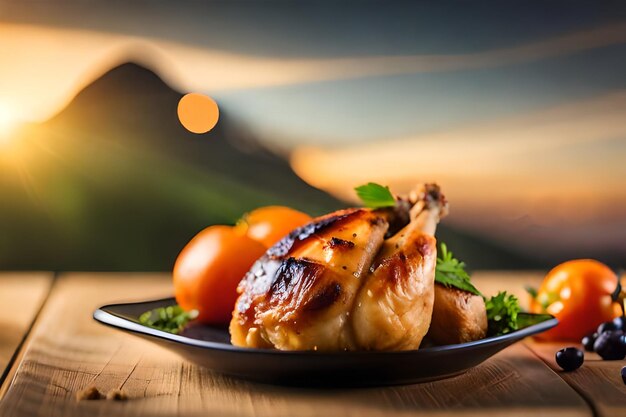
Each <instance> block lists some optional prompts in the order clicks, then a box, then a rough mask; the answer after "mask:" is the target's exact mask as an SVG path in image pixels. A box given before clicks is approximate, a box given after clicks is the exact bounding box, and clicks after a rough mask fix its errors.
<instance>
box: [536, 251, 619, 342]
mask: <svg viewBox="0 0 626 417" xmlns="http://www.w3.org/2000/svg"><path fill="white" fill-rule="evenodd" d="M616 288H617V275H615V273H614V272H613V271H612V270H611V269H610V268H609V267H607V266H606V265H604V264H602V263H600V262H598V261H594V260H592V259H577V260H573V261H568V262H565V263H562V264H560V265H558V266H556V267H555V268H554V269H552V270H551V271H550V272H549V273H548V275H546V277H545V279H544V280H543V283H542V284H541V286H540V287H539V290H538V291H537V297H536V298H535V299H534V300H533V301H532V302H531V311H532V312H533V313H549V314H552V315H553V316H555V317H556V318H557V319H558V320H559V324H558V325H557V326H556V327H554V328H553V329H551V330H549V331H547V332H545V333H542V334H541V335H540V336H539V338H541V339H544V340H576V341H579V340H580V339H581V338H582V337H583V336H584V335H586V334H587V333H589V332H591V331H593V330H594V329H595V328H596V327H597V326H598V325H599V324H600V323H602V322H605V321H609V320H612V319H613V318H614V317H615V316H616V315H617V314H616V312H617V310H616V309H615V305H614V303H613V299H612V297H611V295H612V294H613V292H614V291H615V289H616Z"/></svg>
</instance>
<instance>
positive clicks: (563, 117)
mask: <svg viewBox="0 0 626 417" xmlns="http://www.w3.org/2000/svg"><path fill="white" fill-rule="evenodd" d="M0 57H2V58H1V60H2V61H1V65H0V113H2V112H4V114H5V116H4V119H7V118H8V119H10V120H26V121H43V120H46V119H47V118H49V117H50V116H51V115H53V114H55V113H56V112H57V111H59V110H60V109H62V108H63V106H64V105H65V104H66V103H67V102H68V101H69V100H71V98H72V97H73V96H74V95H75V94H76V93H77V92H78V91H80V89H81V88H82V87H83V86H84V85H85V84H87V83H89V82H90V81H91V80H93V79H94V78H95V77H96V76H98V75H99V74H101V73H103V72H105V71H106V70H107V69H109V68H110V67H112V66H113V65H114V64H115V63H117V62H120V61H124V60H128V59H134V60H139V61H141V62H143V63H145V64H146V65H149V66H150V67H151V68H153V69H154V70H155V71H156V72H158V73H159V74H160V75H161V76H162V77H163V78H164V80H165V81H166V82H167V83H168V84H170V85H172V86H173V87H175V88H177V89H179V90H181V91H193V92H202V93H205V94H208V95H210V96H211V97H213V98H215V99H216V100H217V101H218V103H219V104H220V106H221V107H222V108H224V109H227V110H228V112H229V115H231V117H232V118H233V119H234V120H235V121H236V122H237V123H240V124H241V125H243V126H246V127H247V128H248V129H249V130H251V131H253V132H255V135H256V136H258V137H259V138H260V139H261V140H262V141H263V143H264V144H266V145H267V146H268V147H271V148H272V149H275V150H276V151H277V152H279V153H281V154H283V155H286V156H287V157H289V158H290V160H291V163H292V167H293V168H294V170H295V171H296V173H297V174H298V175H300V177H301V178H303V179H304V180H306V181H307V182H309V183H310V184H312V185H314V186H316V187H319V188H321V189H324V190H326V191H329V192H331V193H333V194H334V195H336V196H339V197H341V198H345V199H350V198H352V197H353V193H352V187H354V186H355V185H358V184H361V183H363V182H366V181H378V182H381V183H384V184H388V185H390V186H392V188H393V189H394V190H397V191H406V190H408V189H409V188H410V187H411V185H412V184H414V183H416V182H419V181H423V180H428V181H438V182H440V183H441V184H442V186H443V188H444V190H445V191H446V192H447V195H448V197H449V200H450V202H451V215H450V217H449V219H448V220H447V221H448V222H450V224H451V225H454V226H456V227H458V228H460V229H463V230H467V231H469V232H472V233H477V234H481V235H484V236H487V237H489V238H492V239H494V240H496V241H498V242H501V243H502V244H504V245H510V246H511V247H514V248H515V249H516V250H519V251H521V252H524V253H527V254H530V255H534V254H538V255H537V256H541V255H540V253H541V252H543V253H551V254H562V256H598V254H601V253H602V251H614V252H615V253H623V254H625V255H626V186H624V183H623V181H624V178H626V163H625V162H624V161H625V160H626V75H625V74H626V6H624V3H623V2H571V1H568V2H536V3H532V4H531V3H529V2H514V1H513V2H484V1H483V2H472V1H468V2H459V3H436V4H434V5H433V4H420V3H414V2H413V3H394V2H385V3H380V2H362V3H358V4H355V3H352V2H346V3H343V2H340V3H336V2H320V3H313V2H190V1H183V2H169V1H163V2H159V1H151V2H143V1H136V2H132V3H130V2H116V1H113V2H92V1H71V0H68V1H62V2H52V1H41V2H35V1H6V0H3V1H0ZM7 115H9V116H7ZM1 121H2V119H1V118H0V122H1ZM4 124H5V125H6V124H8V122H6V120H5V122H4ZM1 135H2V132H0V136H1ZM6 136H7V135H6V134H5V137H6ZM7 140H8V139H6V138H5V142H6V141H7ZM0 142H1V141H0Z"/></svg>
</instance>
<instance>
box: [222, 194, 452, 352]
mask: <svg viewBox="0 0 626 417" xmlns="http://www.w3.org/2000/svg"><path fill="white" fill-rule="evenodd" d="M446 212H447V205H446V201H445V198H444V197H443V195H442V194H441V192H440V190H439V187H438V186H436V185H434V184H423V185H420V186H418V187H417V188H416V190H415V191H414V192H412V193H411V195H410V196H409V197H408V198H398V199H397V203H396V205H395V207H390V208H383V209H376V210H373V209H366V208H355V209H347V210H340V211H337V212H334V213H331V214H328V215H326V216H323V217H320V218H317V219H315V220H314V221H313V222H312V223H310V224H308V225H306V226H304V227H302V228H299V229H296V230H294V231H293V232H292V233H290V234H289V235H288V236H287V237H285V238H284V239H283V240H281V241H280V242H278V243H277V244H276V245H274V246H273V247H272V248H270V249H269V250H268V251H267V252H266V253H265V255H264V256H263V257H261V258H260V259H259V260H258V261H257V262H256V263H255V264H254V266H253V267H252V269H251V270H250V271H249V272H248V273H247V274H246V276H245V277H244V279H243V280H242V281H241V283H240V284H239V288H238V292H239V294H240V295H239V298H238V300H237V302H236V305H235V310H234V312H233V318H232V321H231V323H230V333H231V340H232V343H233V344H234V345H237V346H245V347H255V348H276V349H281V350H323V351H334V350H361V349H364V350H408V349H417V348H418V347H419V346H420V343H421V342H422V339H423V338H424V336H425V335H426V333H427V331H428V329H429V326H430V323H431V317H432V313H433V301H434V297H435V289H434V275H435V265H436V259H437V249H436V240H435V238H434V233H435V229H436V225H437V223H438V221H439V219H440V218H441V217H442V216H444V215H445V214H446Z"/></svg>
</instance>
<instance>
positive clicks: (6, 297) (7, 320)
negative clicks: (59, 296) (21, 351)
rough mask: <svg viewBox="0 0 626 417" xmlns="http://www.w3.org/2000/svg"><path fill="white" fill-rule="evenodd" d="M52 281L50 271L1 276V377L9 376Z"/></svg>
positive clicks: (14, 273)
mask: <svg viewBox="0 0 626 417" xmlns="http://www.w3.org/2000/svg"><path fill="white" fill-rule="evenodd" d="M52 278H53V275H52V274H51V273H46V272H12V273H9V272H3V273H0V375H5V370H6V367H7V365H9V363H10V362H11V358H13V355H14V354H15V351H16V349H17V348H18V347H19V345H20V343H21V342H22V340H23V338H24V336H25V335H26V332H27V331H28V330H29V329H30V326H31V324H32V322H33V320H34V319H35V315H36V314H37V312H38V311H39V309H40V308H41V305H42V303H43V301H44V299H45V298H46V296H47V295H48V292H49V290H50V285H51V283H52ZM0 382H1V379H0Z"/></svg>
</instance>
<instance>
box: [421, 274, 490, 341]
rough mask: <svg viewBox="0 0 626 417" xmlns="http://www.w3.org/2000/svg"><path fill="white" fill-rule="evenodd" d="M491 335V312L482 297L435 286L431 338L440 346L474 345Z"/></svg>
mask: <svg viewBox="0 0 626 417" xmlns="http://www.w3.org/2000/svg"><path fill="white" fill-rule="evenodd" d="M486 335H487V310H486V309H485V301H484V300H483V298H482V297H481V296H480V295H475V294H472V293H470V292H468V291H463V290H460V289H458V288H452V287H446V286H444V285H441V284H435V304H434V308H433V317H432V321H431V323H430V329H429V331H428V335H427V338H428V339H429V340H431V341H432V342H434V343H435V344H437V345H450V344H455V343H465V342H471V341H472V340H478V339H482V338H484V337H485V336H486Z"/></svg>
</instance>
